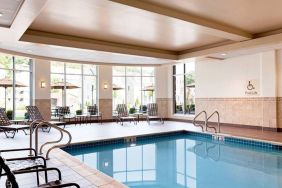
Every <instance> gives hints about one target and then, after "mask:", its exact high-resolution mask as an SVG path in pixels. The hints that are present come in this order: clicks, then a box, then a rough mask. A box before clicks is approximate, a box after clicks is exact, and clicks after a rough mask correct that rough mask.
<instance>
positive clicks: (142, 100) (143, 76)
mask: <svg viewBox="0 0 282 188" xmlns="http://www.w3.org/2000/svg"><path fill="white" fill-rule="evenodd" d="M114 67H123V68H124V74H123V75H114V71H113V68H114ZM127 67H135V66H113V67H112V80H114V78H124V79H125V81H124V84H125V88H124V90H125V91H124V95H125V99H124V103H125V104H128V101H127V98H128V97H127V94H128V91H127V79H128V78H140V79H141V81H140V86H141V87H140V88H141V90H140V94H141V101H140V103H141V105H144V103H143V102H144V96H143V92H145V91H143V88H142V87H144V85H143V78H152V79H153V80H154V87H156V85H155V84H156V80H155V79H156V69H155V67H154V66H137V67H138V68H141V70H140V75H138V76H133V75H127ZM146 67H152V68H154V74H153V75H152V76H150V75H143V68H146ZM112 92H113V91H112ZM153 101H156V94H154V96H153ZM112 106H113V112H114V111H115V108H114V107H115V106H114V103H113V102H112Z"/></svg>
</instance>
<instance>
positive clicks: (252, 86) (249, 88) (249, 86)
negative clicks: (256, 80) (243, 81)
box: [247, 81, 255, 90]
mask: <svg viewBox="0 0 282 188" xmlns="http://www.w3.org/2000/svg"><path fill="white" fill-rule="evenodd" d="M247 89H248V90H253V89H255V87H254V85H253V84H251V81H249V84H248V85H247Z"/></svg>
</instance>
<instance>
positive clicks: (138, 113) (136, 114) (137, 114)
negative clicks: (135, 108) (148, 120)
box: [133, 112, 143, 123]
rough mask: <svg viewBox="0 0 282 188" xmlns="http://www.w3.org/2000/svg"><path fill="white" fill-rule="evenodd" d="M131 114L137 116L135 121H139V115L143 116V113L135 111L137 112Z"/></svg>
mask: <svg viewBox="0 0 282 188" xmlns="http://www.w3.org/2000/svg"><path fill="white" fill-rule="evenodd" d="M133 116H137V122H138V123H139V120H140V116H143V113H141V112H137V113H134V114H133Z"/></svg>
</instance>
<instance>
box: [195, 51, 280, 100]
mask: <svg viewBox="0 0 282 188" xmlns="http://www.w3.org/2000/svg"><path fill="white" fill-rule="evenodd" d="M275 69H276V59H275V51H269V52H263V53H258V54H252V55H246V56H240V57H235V58H229V59H226V60H206V61H199V62H196V97H197V98H220V97H222V98H231V97H275V96H276V71H275ZM247 80H257V81H258V85H259V87H260V89H259V95H258V96H251V95H246V94H245V91H246V82H247Z"/></svg>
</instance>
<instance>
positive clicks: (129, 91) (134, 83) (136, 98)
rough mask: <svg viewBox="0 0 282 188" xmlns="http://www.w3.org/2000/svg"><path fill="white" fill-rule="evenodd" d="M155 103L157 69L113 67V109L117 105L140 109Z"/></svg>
mask: <svg viewBox="0 0 282 188" xmlns="http://www.w3.org/2000/svg"><path fill="white" fill-rule="evenodd" d="M152 102H155V68H154V67H135V66H127V67H123V66H114V67H113V109H116V106H117V104H127V106H128V108H135V109H137V110H138V109H139V108H140V105H147V104H148V103H152Z"/></svg>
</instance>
